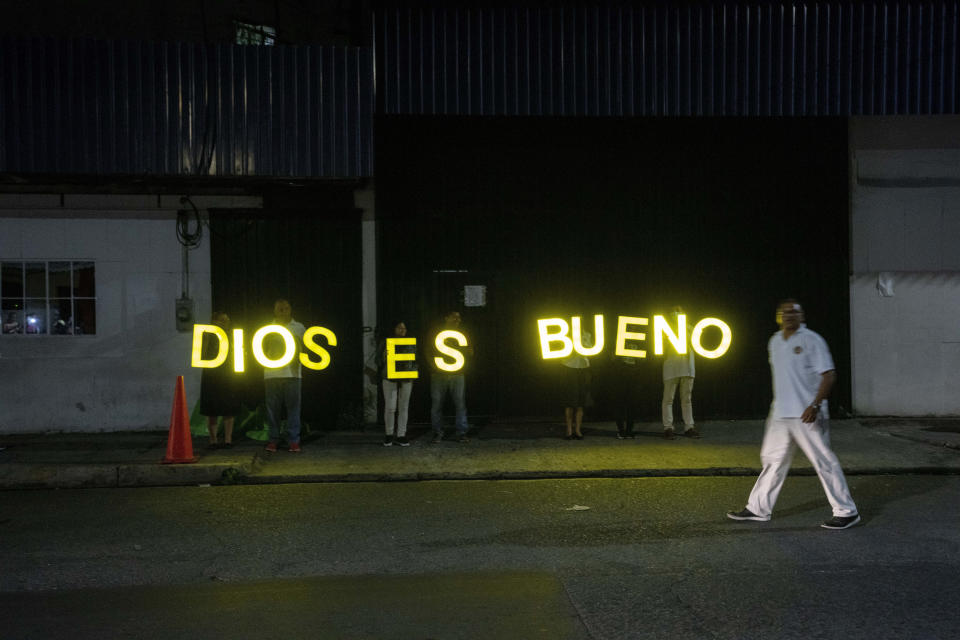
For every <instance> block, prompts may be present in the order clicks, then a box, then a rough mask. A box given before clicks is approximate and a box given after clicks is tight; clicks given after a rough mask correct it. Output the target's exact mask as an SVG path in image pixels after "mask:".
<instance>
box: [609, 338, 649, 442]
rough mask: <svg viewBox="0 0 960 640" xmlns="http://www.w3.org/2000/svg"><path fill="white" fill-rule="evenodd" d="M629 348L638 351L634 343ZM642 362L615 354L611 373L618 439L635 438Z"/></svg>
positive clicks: (629, 344)
mask: <svg viewBox="0 0 960 640" xmlns="http://www.w3.org/2000/svg"><path fill="white" fill-rule="evenodd" d="M627 346H628V347H629V348H631V349H636V348H637V345H636V344H634V341H632V340H630V341H628V345H627ZM640 362H641V360H639V359H638V358H635V357H633V356H618V355H616V353H614V355H613V357H612V360H611V366H610V368H609V372H610V385H609V386H610V393H611V396H612V397H613V413H614V420H616V423H617V438H619V439H621V440H625V439H632V438H634V437H635V436H634V433H633V424H634V417H635V416H636V415H637V392H638V390H639V389H640V371H641V367H640Z"/></svg>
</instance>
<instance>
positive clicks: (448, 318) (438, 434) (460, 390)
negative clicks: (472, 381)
mask: <svg viewBox="0 0 960 640" xmlns="http://www.w3.org/2000/svg"><path fill="white" fill-rule="evenodd" d="M462 321H463V319H462V318H461V317H460V312H459V311H448V312H447V313H446V314H444V316H443V327H442V328H443V329H444V330H447V329H449V330H453V331H460V332H461V333H463V332H462V331H461V329H460V324H461V323H462ZM465 337H466V336H465ZM433 348H434V349H436V345H433ZM457 349H458V350H459V351H460V352H461V353H463V354H464V355H465V356H466V360H467V363H469V359H470V358H472V357H473V342H472V341H471V340H469V338H468V340H467V346H466V347H457ZM434 355H435V356H440V355H441V354H439V353H435V354H434ZM441 357H442V356H441ZM430 366H431V367H432V369H431V373H430V426H431V428H432V429H433V439H432V440H431V443H432V444H436V443H438V442H440V441H441V440H443V402H444V400H445V399H446V396H447V395H448V394H449V395H450V397H451V399H452V400H453V407H454V411H455V412H456V418H455V423H454V424H455V427H456V432H457V440H458V441H459V442H468V440H469V438H467V431H468V430H469V428H470V427H469V425H468V424H467V405H466V401H465V400H464V396H465V391H466V389H465V387H466V381H465V379H464V369H466V366H467V365H466V363H465V365H464V368H462V369H460V370H459V371H443V370H441V369H439V368H437V366H436V362H435V360H434V358H433V357H431V358H430Z"/></svg>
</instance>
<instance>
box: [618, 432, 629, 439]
mask: <svg viewBox="0 0 960 640" xmlns="http://www.w3.org/2000/svg"><path fill="white" fill-rule="evenodd" d="M626 437H627V436H626V435H625V434H624V433H623V432H622V431H617V440H623V439H624V438H626Z"/></svg>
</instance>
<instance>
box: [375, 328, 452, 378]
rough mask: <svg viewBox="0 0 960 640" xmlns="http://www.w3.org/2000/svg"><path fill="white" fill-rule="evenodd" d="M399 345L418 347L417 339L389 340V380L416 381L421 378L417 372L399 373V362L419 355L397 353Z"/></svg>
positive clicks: (413, 358)
mask: <svg viewBox="0 0 960 640" xmlns="http://www.w3.org/2000/svg"><path fill="white" fill-rule="evenodd" d="M398 344H409V345H413V346H416V345H417V339H416V338H387V378H388V379H390V380H397V379H399V378H411V379H414V380H416V379H417V378H418V377H419V376H418V374H417V372H416V371H397V361H400V360H416V359H417V354H415V353H397V345H398ZM461 366H463V365H461Z"/></svg>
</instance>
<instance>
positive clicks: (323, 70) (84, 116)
mask: <svg viewBox="0 0 960 640" xmlns="http://www.w3.org/2000/svg"><path fill="white" fill-rule="evenodd" d="M0 61H2V63H0V171H4V172H36V173H60V174H77V173H80V174H151V175H175V176H187V175H189V176H311V177H363V176H370V175H372V174H373V152H372V146H373V139H372V128H373V101H374V92H373V55H372V51H371V50H370V49H365V48H344V47H321V46H279V47H260V46H234V45H209V46H205V45H197V44H189V43H151V42H119V41H116V42H114V41H111V42H106V41H89V40H53V39H27V38H0Z"/></svg>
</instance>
